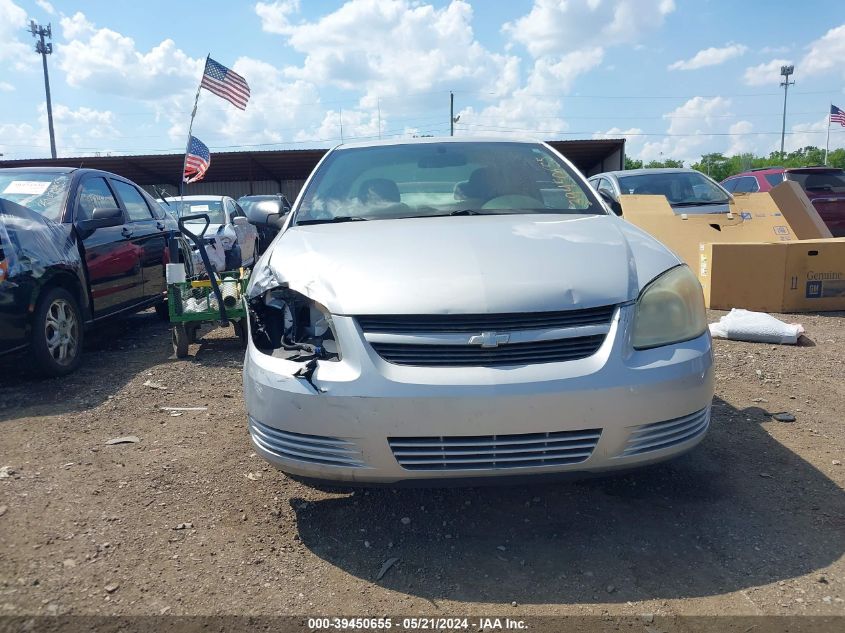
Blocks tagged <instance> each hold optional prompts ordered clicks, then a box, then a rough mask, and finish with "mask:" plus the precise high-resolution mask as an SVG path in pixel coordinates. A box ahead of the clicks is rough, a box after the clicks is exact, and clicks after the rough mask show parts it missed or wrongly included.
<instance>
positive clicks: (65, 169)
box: [0, 167, 98, 174]
mask: <svg viewBox="0 0 845 633" xmlns="http://www.w3.org/2000/svg"><path fill="white" fill-rule="evenodd" d="M78 169H79V168H78V167H4V168H2V169H0V171H3V172H9V171H11V172H15V171H28V172H33V171H42V172H46V173H52V174H69V173H70V172H72V171H76V170H78ZM91 171H98V170H91Z"/></svg>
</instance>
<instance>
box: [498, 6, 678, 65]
mask: <svg viewBox="0 0 845 633" xmlns="http://www.w3.org/2000/svg"><path fill="white" fill-rule="evenodd" d="M674 10H675V3H674V1H673V0H605V1H602V0H568V1H566V2H562V1H560V0H534V5H533V6H532V8H531V11H530V12H529V13H528V14H526V15H524V16H522V17H521V18H519V19H517V20H515V21H513V22H508V23H506V24H505V25H504V26H503V27H502V30H503V31H504V32H505V33H506V34H507V35H508V36H509V37H510V38H511V40H512V41H514V42H517V43H519V44H522V45H523V46H525V48H526V49H528V52H529V53H531V55H533V56H534V57H541V56H543V55H562V54H565V53H568V52H571V51H574V50H578V49H581V48H584V47H595V46H611V45H615V44H626V43H633V42H636V41H637V40H638V39H639V38H640V37H641V36H642V35H643V34H645V33H648V32H651V31H654V30H656V29H658V28H660V27H661V26H662V25H663V21H664V20H665V18H666V16H667V15H668V14H670V13H671V12H672V11H674Z"/></svg>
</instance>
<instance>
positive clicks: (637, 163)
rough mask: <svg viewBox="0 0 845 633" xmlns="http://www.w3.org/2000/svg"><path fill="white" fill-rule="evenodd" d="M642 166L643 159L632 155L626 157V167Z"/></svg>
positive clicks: (637, 167)
mask: <svg viewBox="0 0 845 633" xmlns="http://www.w3.org/2000/svg"><path fill="white" fill-rule="evenodd" d="M642 166H643V161H641V160H638V159H636V158H631V157H630V156H626V157H625V169H641V168H642Z"/></svg>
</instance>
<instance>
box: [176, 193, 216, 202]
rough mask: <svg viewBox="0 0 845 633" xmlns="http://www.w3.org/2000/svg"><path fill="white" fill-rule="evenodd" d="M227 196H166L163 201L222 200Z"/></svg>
mask: <svg viewBox="0 0 845 633" xmlns="http://www.w3.org/2000/svg"><path fill="white" fill-rule="evenodd" d="M228 197H229V196H216V195H213V194H208V195H201V194H197V195H194V196H167V197H166V198H165V200H174V201H175V200H222V199H223V198H228Z"/></svg>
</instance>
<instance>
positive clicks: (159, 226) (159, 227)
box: [156, 222, 164, 231]
mask: <svg viewBox="0 0 845 633" xmlns="http://www.w3.org/2000/svg"><path fill="white" fill-rule="evenodd" d="M156 228H157V229H158V230H159V231H163V230H164V222H156Z"/></svg>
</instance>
